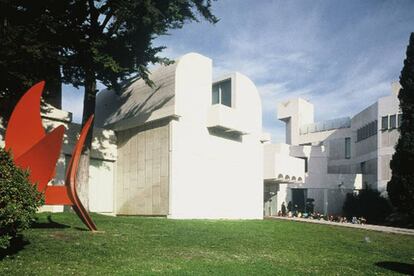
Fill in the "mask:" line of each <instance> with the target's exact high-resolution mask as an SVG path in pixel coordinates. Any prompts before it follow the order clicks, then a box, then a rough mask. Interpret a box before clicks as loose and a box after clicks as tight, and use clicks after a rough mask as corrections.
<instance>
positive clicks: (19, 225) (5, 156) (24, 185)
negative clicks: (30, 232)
mask: <svg viewBox="0 0 414 276" xmlns="http://www.w3.org/2000/svg"><path fill="white" fill-rule="evenodd" d="M28 176H29V174H28V172H26V171H24V170H22V169H20V168H18V167H16V166H15V165H14V163H13V160H12V159H11V156H10V154H9V153H8V152H6V151H5V150H4V149H2V148H0V248H7V247H8V246H9V244H10V240H11V239H12V238H13V237H15V236H16V235H17V234H18V233H20V232H21V231H22V230H24V229H27V228H28V227H29V226H30V223H31V222H32V221H33V220H34V216H35V214H36V211H37V208H38V207H39V206H41V205H42V204H43V194H42V193H40V192H38V190H37V187H36V185H32V184H31V183H30V181H29V179H28Z"/></svg>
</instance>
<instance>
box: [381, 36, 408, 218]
mask: <svg viewBox="0 0 414 276" xmlns="http://www.w3.org/2000/svg"><path fill="white" fill-rule="evenodd" d="M400 84H401V90H400V92H399V94H398V99H399V100H400V109H401V111H402V122H401V128H400V138H399V140H398V143H397V145H396V147H395V150H396V151H395V153H394V155H393V157H392V160H391V163H390V166H391V169H392V177H391V180H390V182H388V186H387V191H388V196H389V198H390V200H391V203H392V204H393V206H394V207H395V208H396V209H397V211H398V213H400V214H403V215H407V216H408V218H409V219H410V221H411V222H412V223H414V33H411V36H410V42H409V44H408V47H407V58H406V59H405V61H404V68H403V70H402V71H401V76H400Z"/></svg>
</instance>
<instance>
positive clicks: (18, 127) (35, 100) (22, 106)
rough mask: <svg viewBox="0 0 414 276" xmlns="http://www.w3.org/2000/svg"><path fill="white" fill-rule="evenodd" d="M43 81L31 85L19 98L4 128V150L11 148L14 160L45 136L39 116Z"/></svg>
mask: <svg viewBox="0 0 414 276" xmlns="http://www.w3.org/2000/svg"><path fill="white" fill-rule="evenodd" d="M44 85H45V82H44V81H41V82H39V83H37V84H35V85H34V86H32V87H31V88H30V89H29V90H28V91H27V92H26V93H25V94H24V95H23V97H22V98H21V99H20V100H19V102H18V103H17V105H16V107H15V108H14V110H13V113H12V115H11V117H10V120H9V123H8V126H7V130H6V137H5V143H6V150H9V149H11V150H12V153H13V159H14V160H16V159H17V158H19V157H20V155H22V154H23V153H24V152H26V151H27V150H29V149H30V148H31V147H32V146H33V145H34V144H36V143H37V142H38V141H39V140H40V139H42V138H43V137H44V136H45V130H44V129H43V126H42V119H41V117H40V97H41V95H42V91H43V87H44Z"/></svg>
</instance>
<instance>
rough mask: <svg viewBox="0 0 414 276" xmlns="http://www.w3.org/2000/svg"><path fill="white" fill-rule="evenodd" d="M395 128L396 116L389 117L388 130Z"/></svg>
mask: <svg viewBox="0 0 414 276" xmlns="http://www.w3.org/2000/svg"><path fill="white" fill-rule="evenodd" d="M396 127H397V116H396V115H391V116H390V128H396Z"/></svg>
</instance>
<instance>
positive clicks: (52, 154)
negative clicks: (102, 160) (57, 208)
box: [5, 81, 96, 231]
mask: <svg viewBox="0 0 414 276" xmlns="http://www.w3.org/2000/svg"><path fill="white" fill-rule="evenodd" d="M44 85H45V83H44V82H43V81H42V82H39V83H37V84H35V85H34V86H33V87H32V88H30V89H29V90H28V91H27V92H26V93H25V94H24V95H23V97H22V98H21V99H20V100H19V102H18V103H17V105H16V107H15V108H14V110H13V113H12V115H11V117H10V120H9V124H8V126H7V129H6V139H5V143H6V149H7V150H11V152H12V154H13V160H14V162H15V164H16V165H17V166H19V167H20V168H23V169H28V170H29V171H30V181H31V182H32V183H33V184H34V183H37V185H38V187H37V188H38V190H39V191H41V192H44V193H45V199H46V204H47V205H71V206H72V207H73V209H74V210H75V212H76V214H77V215H78V216H79V218H80V219H81V220H82V221H83V223H85V225H86V226H87V227H88V228H89V229H90V230H92V231H96V225H95V224H94V222H93V221H92V219H91V217H90V215H89V213H88V212H87V210H86V209H85V208H84V206H83V205H82V202H81V201H80V200H79V197H78V194H77V190H76V173H77V169H78V166H79V161H80V156H81V152H82V148H83V145H84V143H85V139H86V135H87V134H88V131H89V128H90V126H91V124H92V121H93V115H92V116H91V117H90V118H89V119H88V121H87V122H86V124H85V126H84V127H83V129H82V131H81V134H80V137H79V140H78V142H77V143H76V146H75V148H74V150H73V153H72V158H71V160H70V162H69V164H68V168H67V173H66V179H65V182H66V184H65V186H47V184H48V182H49V181H50V180H51V179H52V178H53V177H54V174H55V167H56V162H57V160H58V158H59V155H60V151H61V148H62V141H63V134H64V131H65V127H64V126H63V125H61V126H59V127H57V128H55V129H54V130H53V131H51V132H50V133H48V134H46V132H45V130H44V129H43V126H42V119H41V116H40V99H41V95H42V92H43V88H44Z"/></svg>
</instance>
